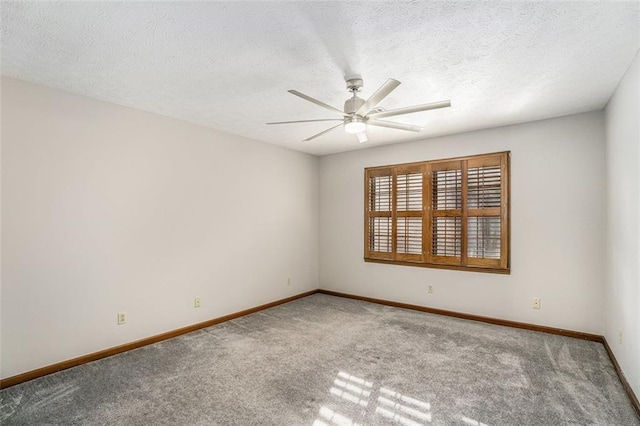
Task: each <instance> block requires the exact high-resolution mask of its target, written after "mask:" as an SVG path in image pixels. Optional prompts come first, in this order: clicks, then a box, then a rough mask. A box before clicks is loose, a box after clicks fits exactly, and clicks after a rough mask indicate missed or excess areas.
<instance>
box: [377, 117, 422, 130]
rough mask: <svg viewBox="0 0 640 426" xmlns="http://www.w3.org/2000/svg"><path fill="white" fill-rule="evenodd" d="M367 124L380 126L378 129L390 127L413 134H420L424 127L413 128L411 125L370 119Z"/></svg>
mask: <svg viewBox="0 0 640 426" xmlns="http://www.w3.org/2000/svg"><path fill="white" fill-rule="evenodd" d="M367 124H371V125H372V126H378V127H389V128H391V129H398V130H409V131H411V132H419V131H420V130H422V127H418V126H412V125H410V124H401V123H394V122H393V121H383V120H373V119H369V120H367Z"/></svg>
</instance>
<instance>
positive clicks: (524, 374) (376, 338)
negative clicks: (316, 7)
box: [0, 294, 640, 426]
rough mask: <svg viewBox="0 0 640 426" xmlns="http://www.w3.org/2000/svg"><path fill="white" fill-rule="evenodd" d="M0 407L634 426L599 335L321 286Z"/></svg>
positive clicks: (41, 415)
mask: <svg viewBox="0 0 640 426" xmlns="http://www.w3.org/2000/svg"><path fill="white" fill-rule="evenodd" d="M0 403H1V409H0V421H1V423H2V424H3V425H19V424H20V425H40V424H60V425H76V424H89V425H106V424H108V425H158V424H167V425H307V426H312V425H314V426H322V425H356V424H359V425H386V424H400V425H410V426H411V425H476V426H479V425H566V424H571V425H575V424H581V425H587V424H590V425H591V424H599V425H640V421H639V420H638V417H636V415H635V412H634V411H633V408H632V406H631V403H630V402H629V400H628V398H627V396H626V394H625V393H624V390H623V388H622V385H621V384H620V382H619V380H618V378H617V376H616V373H615V371H614V369H613V366H612V365H611V362H610V361H609V358H608V357H607V354H606V352H605V350H604V347H603V346H602V345H601V344H599V343H594V342H588V341H582V340H577V339H571V338H567V337H561V336H554V335H549V334H543V333H537V332H532V331H526V330H517V329H512V328H507V327H500V326H494V325H489V324H483V323H478V322H473V321H466V320H459V319H455V318H448V317H442V316H438V315H430V314H424V313H420V312H413V311H408V310H403V309H397V308H390V307H386V306H380V305H375V304H370V303H365V302H360V301H354V300H349V299H343V298H338V297H332V296H326V295H321V294H315V295H312V296H309V297H306V298H304V299H299V300H296V301H294V302H290V303H287V304H284V305H280V306H278V307H275V308H271V309H268V310H265V311H261V312H258V313H255V314H252V315H249V316H245V317H242V318H239V319H236V320H233V321H229V322H226V323H223V324H219V325H216V326H213V327H210V328H207V329H203V330H200V331H196V332H193V333H191V334H188V335H184V336H181V337H178V338H175V339H172V340H168V341H164V342H161V343H158V344H155V345H151V346H147V347H144V348H140V349H137V350H134V351H130V352H127V353H124V354H120V355H117V356H114V357H111V358H106V359H103V360H100V361H96V362H93V363H90V364H85V365H83V366H80V367H76V368H73V369H70V370H66V371H63V372H60V373H56V374H53V375H50V376H47V377H43V378H40V379H37V380H33V381H31V382H27V383H24V384H22V385H18V386H14V387H11V388H9V389H5V390H3V391H1V392H0Z"/></svg>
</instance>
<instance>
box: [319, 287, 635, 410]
mask: <svg viewBox="0 0 640 426" xmlns="http://www.w3.org/2000/svg"><path fill="white" fill-rule="evenodd" d="M317 293H322V294H328V295H330V296H338V297H345V298H348V299H355V300H362V301H364V302H370V303H377V304H379V305H386V306H393V307H395V308H404V309H411V310H414V311H420V312H427V313H430V314H438V315H446V316H449V317H455V318H462V319H467V320H472V321H480V322H486V323H489V324H496V325H503V326H506V327H514V328H522V329H525V330H533V331H540V332H543V333H550V334H559V335H561V336H567V337H574V338H576V339H583V340H590V341H593V342H599V343H602V344H603V345H604V348H605V349H606V351H607V354H608V355H609V358H610V359H611V363H612V364H613V367H614V368H615V370H616V373H617V374H618V378H619V379H620V382H621V383H622V387H623V388H624V390H625V391H626V392H627V396H628V397H629V400H630V401H631V405H633V408H634V409H635V410H636V414H637V415H638V417H640V404H639V403H638V398H637V397H636V394H635V393H634V392H633V389H631V386H630V385H629V382H627V379H626V377H625V376H624V373H623V372H622V369H620V365H619V364H618V361H617V360H616V357H615V355H614V354H613V351H612V350H611V348H610V347H609V344H608V343H607V339H605V338H604V336H600V335H598V334H590V333H583V332H580V331H573V330H565V329H562V328H553V327H546V326H543V325H535V324H528V323H524V322H517V321H508V320H503V319H498V318H491V317H483V316H480V315H471V314H464V313H460V312H454V311H446V310H444V309H435V308H429V307H426V306H419V305H410V304H408V303H400V302H393V301H390V300H384V299H375V298H372V297H365V296H357V295H355V294H348V293H340V292H337V291H331V290H323V289H319V290H318V291H317Z"/></svg>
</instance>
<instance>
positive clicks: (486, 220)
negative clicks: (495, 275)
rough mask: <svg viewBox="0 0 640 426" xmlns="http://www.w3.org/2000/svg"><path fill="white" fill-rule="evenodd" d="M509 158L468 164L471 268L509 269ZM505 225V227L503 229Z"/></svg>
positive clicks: (484, 158)
mask: <svg viewBox="0 0 640 426" xmlns="http://www.w3.org/2000/svg"><path fill="white" fill-rule="evenodd" d="M507 161H508V158H507V156H506V154H503V155H494V156H484V157H480V158H472V159H469V160H468V161H467V176H468V177H467V182H468V183H467V195H466V199H467V202H466V204H467V227H468V232H467V235H468V239H467V264H468V265H470V266H486V267H493V268H506V267H507V264H506V260H507V251H506V249H507V228H508V226H506V223H505V222H506V219H507V215H506V214H507V208H506V198H507V184H506V179H504V177H505V176H506V172H507ZM503 223H504V225H503Z"/></svg>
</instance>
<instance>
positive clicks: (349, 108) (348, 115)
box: [267, 76, 451, 143]
mask: <svg viewBox="0 0 640 426" xmlns="http://www.w3.org/2000/svg"><path fill="white" fill-rule="evenodd" d="M345 80H346V82H347V90H348V91H349V92H351V94H352V96H351V98H349V99H347V100H346V101H345V103H344V111H340V110H339V109H338V108H335V107H332V106H331V105H327V104H325V103H324V102H322V101H319V100H317V99H315V98H312V97H311V96H308V95H305V94H304V93H300V92H298V91H297V90H289V91H288V92H289V93H291V94H292V95H296V96H298V97H300V98H302V99H304V100H307V101H309V102H312V103H314V104H316V105H318V106H321V107H322V108H324V109H326V110H329V111H331V112H334V113H338V114H340V115H341V116H342V118H322V119H316V120H297V121H277V122H273V123H267V124H291V123H311V122H315V121H340V122H341V123H340V124H337V125H335V126H333V127H330V128H329V129H327V130H324V131H322V132H320V133H318V134H315V135H313V136H311V137H309V138H307V139H305V140H304V141H305V142H306V141H310V140H312V139H315V138H317V137H320V136H322V135H324V134H325V133H329V132H330V131H332V130H334V129H336V128H338V127H340V126H344V130H345V132H347V133H352V134H355V135H356V136H357V137H358V140H359V141H360V143H362V142H366V141H367V132H366V130H367V124H368V125H371V126H378V127H388V128H391V129H398V130H408V131H411V132H419V131H420V130H422V128H421V127H419V126H413V125H410V124H402V123H396V122H393V121H386V120H380V118H384V117H393V116H396V115H402V114H410V113H413V112H419V111H427V110H430V109H437V108H447V107H450V106H451V101H448V100H447V101H439V102H432V103H429V104H423V105H415V106H411V107H405V108H397V109H392V110H388V111H387V110H385V109H384V108H380V107H377V105H378V104H379V103H380V102H382V100H383V99H384V98H386V97H387V95H389V93H391V92H392V91H393V90H394V89H395V88H396V87H398V86H399V85H400V82H399V81H398V80H394V79H392V78H390V79H388V80H387V81H386V82H385V83H384V84H383V85H382V86H380V88H379V89H378V90H376V91H375V93H374V94H373V95H371V97H370V98H369V99H367V100H366V101H365V100H364V99H362V98H359V97H358V92H359V91H360V89H362V77H360V76H351V77H346V79H345Z"/></svg>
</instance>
